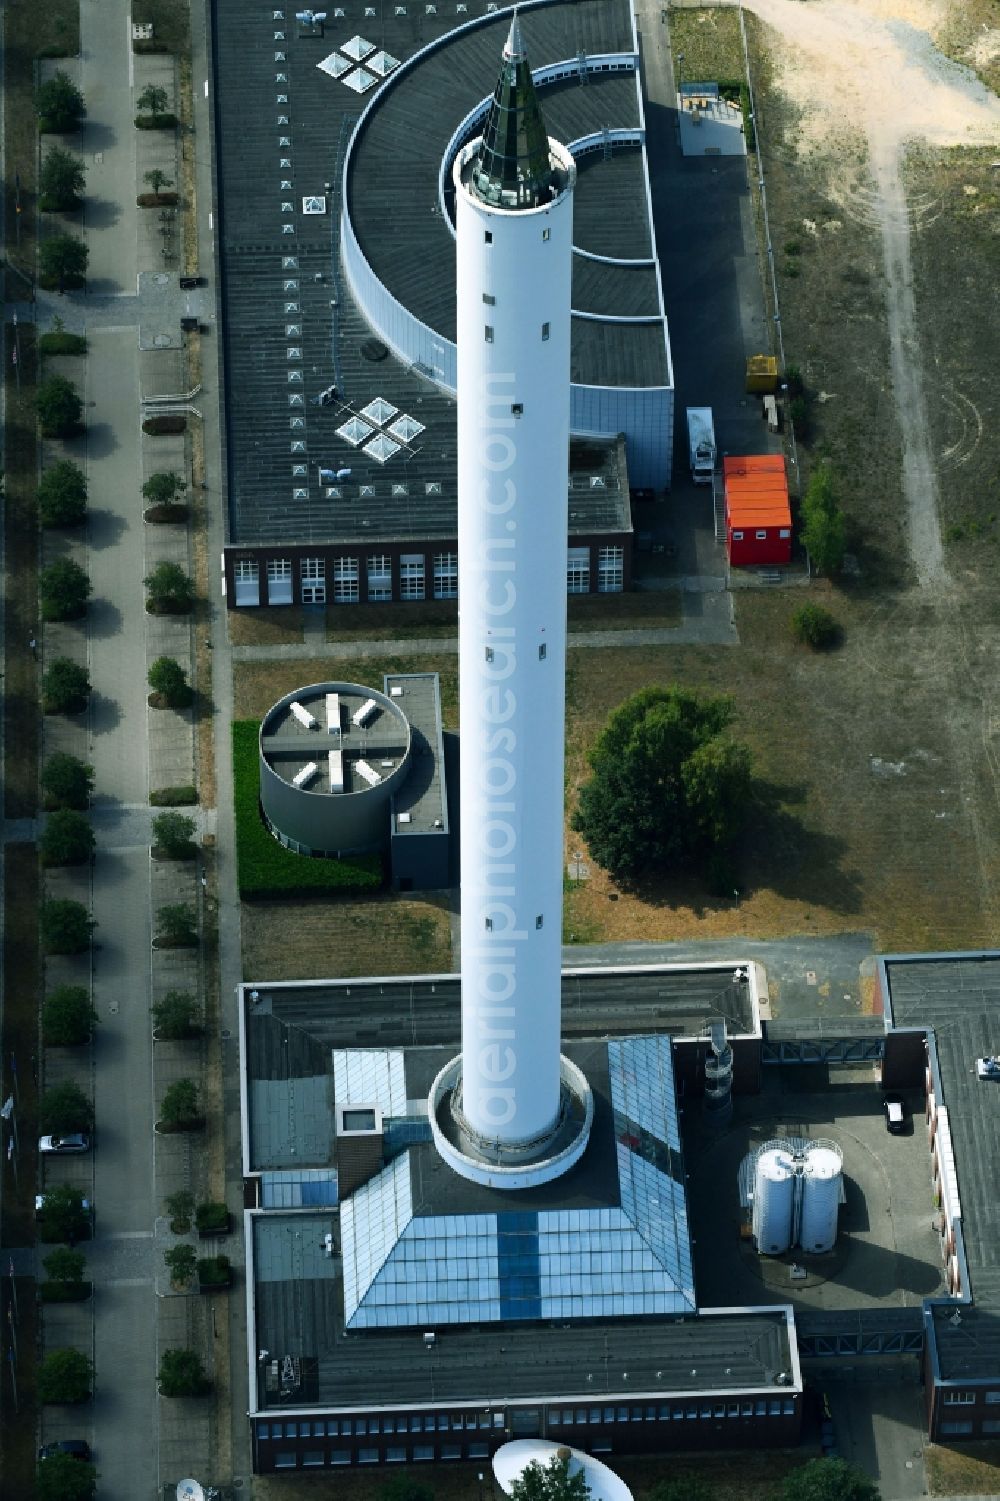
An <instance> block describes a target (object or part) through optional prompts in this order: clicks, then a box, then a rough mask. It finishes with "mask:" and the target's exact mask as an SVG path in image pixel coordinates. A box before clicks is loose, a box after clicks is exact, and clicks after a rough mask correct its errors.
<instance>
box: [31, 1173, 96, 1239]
mask: <svg viewBox="0 0 1000 1501" xmlns="http://www.w3.org/2000/svg"><path fill="white" fill-rule="evenodd" d="M38 1234H39V1236H40V1238H41V1239H42V1240H43V1241H45V1242H46V1243H47V1244H49V1245H51V1244H52V1243H53V1242H55V1241H64V1242H65V1243H66V1244H67V1245H73V1244H74V1243H75V1242H76V1241H78V1240H85V1239H86V1238H87V1236H88V1235H89V1234H90V1218H89V1215H88V1212H87V1210H86V1209H85V1208H84V1203H83V1195H82V1194H81V1193H80V1190H79V1189H78V1188H74V1187H73V1185H72V1184H71V1183H55V1184H53V1186H52V1187H51V1188H47V1189H46V1190H45V1202H44V1203H43V1205H42V1207H41V1209H40V1210H39V1211H38Z"/></svg>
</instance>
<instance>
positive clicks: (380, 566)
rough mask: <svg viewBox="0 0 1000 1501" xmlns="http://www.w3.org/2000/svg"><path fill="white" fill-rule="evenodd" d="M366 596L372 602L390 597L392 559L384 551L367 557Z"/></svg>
mask: <svg viewBox="0 0 1000 1501" xmlns="http://www.w3.org/2000/svg"><path fill="white" fill-rule="evenodd" d="M368 598H369V599H370V600H371V601H372V602H373V603H381V602H383V601H385V600H387V599H391V598H392V560H391V558H388V557H387V556H386V555H385V553H376V554H375V555H374V556H373V557H370V558H369V559H368Z"/></svg>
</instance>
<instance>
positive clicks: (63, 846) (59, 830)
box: [39, 808, 97, 865]
mask: <svg viewBox="0 0 1000 1501" xmlns="http://www.w3.org/2000/svg"><path fill="white" fill-rule="evenodd" d="M96 848H97V840H96V839H95V838H94V831H93V829H92V828H91V826H90V820H89V818H88V817H87V815H86V814H85V813H75V812H74V811H73V809H72V808H60V809H59V811H58V812H56V813H50V814H49V816H48V818H47V819H46V820H45V828H44V830H43V831H42V837H41V840H40V841H39V850H40V852H41V856H42V864H43V865H86V863H87V861H88V860H90V859H92V858H93V854H94V850H95V849H96Z"/></svg>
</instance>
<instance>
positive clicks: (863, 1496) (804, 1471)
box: [776, 1459, 879, 1501]
mask: <svg viewBox="0 0 1000 1501" xmlns="http://www.w3.org/2000/svg"><path fill="white" fill-rule="evenodd" d="M776 1501H879V1488H878V1486H877V1485H875V1484H874V1482H873V1481H871V1480H869V1479H868V1476H867V1475H864V1474H862V1472H861V1471H860V1470H856V1469H855V1468H854V1466H853V1465H849V1464H848V1463H847V1461H846V1459H811V1460H810V1461H809V1463H808V1464H804V1465H802V1466H801V1468H799V1469H797V1470H792V1472H791V1473H790V1474H789V1475H786V1476H785V1478H784V1480H783V1481H782V1482H781V1485H780V1486H779V1487H778V1490H777V1493H776Z"/></svg>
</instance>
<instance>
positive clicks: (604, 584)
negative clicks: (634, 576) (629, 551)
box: [597, 547, 625, 594]
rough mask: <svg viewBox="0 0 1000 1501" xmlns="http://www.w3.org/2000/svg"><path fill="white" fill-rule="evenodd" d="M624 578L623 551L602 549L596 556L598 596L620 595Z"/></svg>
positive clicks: (608, 548) (609, 548) (616, 548)
mask: <svg viewBox="0 0 1000 1501" xmlns="http://www.w3.org/2000/svg"><path fill="white" fill-rule="evenodd" d="M624 576H625V550H624V548H621V547H602V548H601V550H600V552H599V553H598V555H597V592H598V594H620V593H621V592H622V588H623V580H624Z"/></svg>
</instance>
